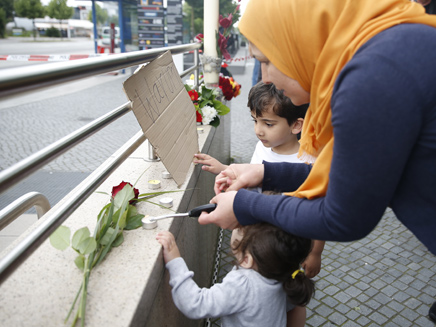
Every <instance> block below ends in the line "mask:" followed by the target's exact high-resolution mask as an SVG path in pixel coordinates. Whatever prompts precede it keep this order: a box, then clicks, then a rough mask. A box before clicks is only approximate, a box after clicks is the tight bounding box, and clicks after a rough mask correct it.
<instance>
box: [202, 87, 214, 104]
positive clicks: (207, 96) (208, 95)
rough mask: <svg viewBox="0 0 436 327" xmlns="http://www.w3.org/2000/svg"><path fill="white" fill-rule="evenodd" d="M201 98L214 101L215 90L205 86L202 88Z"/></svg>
mask: <svg viewBox="0 0 436 327" xmlns="http://www.w3.org/2000/svg"><path fill="white" fill-rule="evenodd" d="M201 96H202V98H204V99H209V100H212V99H211V98H212V97H213V90H212V89H209V88H207V87H205V86H204V85H203V86H202V88H201Z"/></svg>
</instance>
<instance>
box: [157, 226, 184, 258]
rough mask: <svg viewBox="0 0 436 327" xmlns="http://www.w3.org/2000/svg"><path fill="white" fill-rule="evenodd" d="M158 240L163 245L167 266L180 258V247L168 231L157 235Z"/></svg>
mask: <svg viewBox="0 0 436 327" xmlns="http://www.w3.org/2000/svg"><path fill="white" fill-rule="evenodd" d="M156 239H157V241H158V242H159V243H160V244H161V245H162V248H163V256H164V261H165V264H167V263H168V262H170V261H171V260H173V259H175V258H178V257H180V251H179V247H178V246H177V244H176V239H175V238H174V235H173V234H171V233H170V232H168V231H162V232H159V233H158V234H157V235H156Z"/></svg>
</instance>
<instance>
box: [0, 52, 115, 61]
mask: <svg viewBox="0 0 436 327" xmlns="http://www.w3.org/2000/svg"><path fill="white" fill-rule="evenodd" d="M107 55H109V53H101V54H100V53H91V54H66V55H62V54H59V55H0V60H12V61H68V60H77V59H86V58H93V57H101V56H107Z"/></svg>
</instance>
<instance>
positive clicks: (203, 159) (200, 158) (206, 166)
mask: <svg viewBox="0 0 436 327" xmlns="http://www.w3.org/2000/svg"><path fill="white" fill-rule="evenodd" d="M194 156H195V158H196V159H194V163H198V164H202V165H203V166H202V167H201V169H203V170H206V171H208V172H210V173H212V174H215V175H218V174H219V173H220V172H222V171H223V170H224V169H226V168H227V167H228V166H227V165H223V164H222V163H221V162H219V161H218V160H216V159H215V158H214V157H211V156H210V155H208V154H204V153H197V154H195V155H194Z"/></svg>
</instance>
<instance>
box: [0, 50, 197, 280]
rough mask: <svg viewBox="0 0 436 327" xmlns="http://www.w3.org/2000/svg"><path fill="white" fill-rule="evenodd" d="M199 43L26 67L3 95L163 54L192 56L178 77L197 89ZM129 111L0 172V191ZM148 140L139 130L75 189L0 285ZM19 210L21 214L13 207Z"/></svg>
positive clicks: (8, 72)
mask: <svg viewBox="0 0 436 327" xmlns="http://www.w3.org/2000/svg"><path fill="white" fill-rule="evenodd" d="M200 46H201V45H200V44H197V43H192V44H187V45H180V46H173V47H166V48H159V49H152V50H143V51H136V52H130V53H121V54H113V55H110V56H108V57H98V58H90V59H81V60H74V61H70V62H63V63H52V64H45V65H38V66H31V67H29V66H26V67H22V68H13V69H3V70H2V74H1V75H0V96H1V97H3V96H10V95H14V94H18V93H24V92H27V91H30V90H37V89H41V88H45V87H48V86H53V85H58V84H60V83H65V82H70V81H73V80H77V79H81V78H85V77H89V76H92V75H96V74H101V73H105V72H110V71H114V70H117V69H122V68H127V67H130V66H133V65H137V64H142V63H145V62H149V61H152V60H153V59H155V58H157V57H158V56H160V55H161V54H163V53H164V52H166V51H168V50H170V51H171V53H172V54H173V55H174V54H180V53H184V52H188V51H194V66H193V67H191V68H189V69H187V70H185V71H184V72H182V73H181V74H180V76H181V77H184V76H186V75H187V74H189V73H192V72H194V75H195V81H194V83H195V85H198V76H199V74H198V68H199V63H198V50H199V48H200ZM130 110H131V106H130V102H127V103H126V104H124V105H122V106H120V107H118V108H116V109H115V110H113V111H112V112H110V113H108V114H106V115H104V116H102V117H100V118H97V119H96V120H94V121H93V122H91V123H89V124H87V125H85V126H84V127H82V128H80V129H78V130H76V131H75V132H73V133H71V134H69V135H67V136H65V137H64V138H62V139H60V140H58V141H57V142H55V143H53V144H51V145H49V146H47V147H46V148H44V149H42V150H40V151H38V152H37V153H35V154H33V155H31V156H29V157H28V158H26V159H24V160H22V161H20V162H18V163H17V164H15V165H14V166H12V167H10V168H8V169H5V170H4V171H2V172H0V192H2V191H4V190H6V189H8V188H9V187H11V186H13V185H15V184H16V183H17V182H18V181H20V180H22V179H23V178H24V177H26V176H28V175H30V174H31V173H33V172H35V171H36V170H37V169H38V168H40V167H42V166H43V165H45V164H47V163H49V162H50V161H52V160H54V159H55V158H56V157H58V156H59V155H61V154H62V153H64V152H65V151H67V150H69V149H70V148H72V147H73V146H75V145H77V144H78V143H80V142H82V141H83V140H84V139H86V138H88V137H89V136H91V135H92V134H94V133H96V132H97V131H99V130H100V129H102V128H103V127H105V126H107V125H109V124H110V123H112V122H114V121H115V120H116V119H118V118H120V117H121V116H123V115H124V114H126V113H127V112H129V111H130ZM145 140H146V138H145V135H144V134H143V132H142V131H139V132H138V133H137V134H136V135H135V136H134V137H132V138H131V139H130V140H129V141H128V142H127V143H126V144H124V145H123V146H122V147H121V148H120V149H119V150H118V151H117V152H116V153H115V155H114V156H113V157H111V158H110V159H108V160H107V161H106V162H105V163H103V164H102V165H101V166H100V167H98V168H97V169H96V170H95V171H94V172H93V173H92V174H91V175H90V176H89V177H88V178H87V179H86V180H85V181H84V182H82V183H81V184H80V185H79V186H78V187H76V189H75V191H74V193H70V194H69V195H68V198H66V199H65V201H63V202H62V204H61V205H59V206H58V207H56V208H53V209H52V210H50V212H48V215H49V216H47V217H44V221H43V222H42V223H41V224H40V225H38V226H37V227H36V228H35V229H34V230H32V231H31V232H30V233H29V234H28V235H27V236H26V237H25V238H24V239H23V240H22V241H21V242H20V243H19V244H18V245H17V246H16V247H14V248H13V249H12V250H11V251H10V252H9V253H7V254H6V255H5V256H4V257H3V258H1V260H0V284H1V283H3V282H4V281H5V280H6V279H7V278H8V277H9V276H10V275H11V274H12V273H13V272H14V271H15V269H17V268H18V267H19V266H20V265H21V264H22V263H23V262H24V261H25V260H26V259H27V258H28V257H29V256H30V255H31V254H32V253H33V252H34V251H35V250H36V249H37V248H38V247H39V246H40V245H41V244H42V243H43V242H44V241H45V240H46V239H47V238H48V237H49V236H50V235H51V233H52V232H53V231H55V230H56V228H57V227H59V226H60V225H61V224H62V223H63V222H64V221H65V220H66V219H67V218H68V217H69V215H70V214H71V213H73V212H74V210H76V209H77V208H78V207H79V206H80V205H81V204H82V203H83V202H84V201H85V200H86V199H87V198H88V197H89V196H90V195H91V194H92V193H93V192H94V191H95V190H96V189H97V188H98V186H100V184H101V183H102V182H103V181H104V180H105V179H106V178H107V177H108V176H109V175H110V174H111V173H112V172H113V171H115V169H116V168H117V167H118V166H119V165H121V164H122V163H123V162H124V161H125V159H126V158H128V156H129V155H130V154H131V153H133V152H134V151H135V150H136V149H137V148H138V147H139V146H140V145H141V144H142V143H143V142H144V141H145ZM15 210H18V209H17V208H15Z"/></svg>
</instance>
